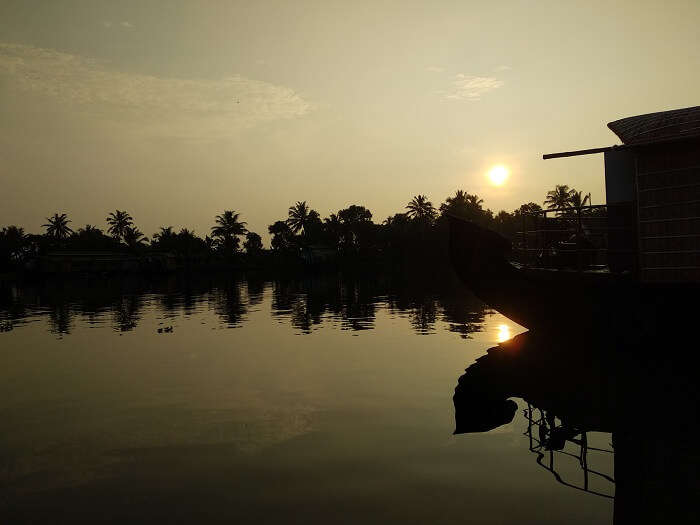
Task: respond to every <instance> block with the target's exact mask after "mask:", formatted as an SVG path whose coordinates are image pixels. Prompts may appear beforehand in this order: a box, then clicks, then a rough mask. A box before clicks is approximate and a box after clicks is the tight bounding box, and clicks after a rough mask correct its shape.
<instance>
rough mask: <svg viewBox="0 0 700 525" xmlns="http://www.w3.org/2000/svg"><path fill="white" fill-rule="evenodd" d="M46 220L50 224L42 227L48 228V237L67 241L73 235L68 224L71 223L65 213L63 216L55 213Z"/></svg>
mask: <svg viewBox="0 0 700 525" xmlns="http://www.w3.org/2000/svg"><path fill="white" fill-rule="evenodd" d="M46 220H47V221H48V222H47V223H46V224H43V225H42V226H43V227H44V228H46V235H47V237H50V238H53V239H56V240H59V241H60V240H65V239H67V238H68V236H69V235H70V234H71V233H73V230H71V229H70V228H69V227H68V223H69V222H71V221H70V219H68V215H66V214H65V213H62V214H61V215H59V214H58V213H54V214H53V216H52V217H47V218H46Z"/></svg>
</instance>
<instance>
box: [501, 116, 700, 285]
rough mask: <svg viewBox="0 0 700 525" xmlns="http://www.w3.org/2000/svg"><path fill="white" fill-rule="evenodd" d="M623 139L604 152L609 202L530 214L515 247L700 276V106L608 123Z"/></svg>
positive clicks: (588, 263)
mask: <svg viewBox="0 0 700 525" xmlns="http://www.w3.org/2000/svg"><path fill="white" fill-rule="evenodd" d="M608 127H609V128H610V129H611V130H613V131H614V132H615V133H616V134H617V135H618V136H619V137H620V139H621V140H622V142H623V144H622V145H618V146H610V147H606V148H595V149H588V150H580V151H569V152H563V153H555V154H549V155H545V156H544V158H545V159H551V158H561V157H571V156H576V155H587V154H592V153H603V154H604V156H605V189H606V201H607V202H606V204H605V205H599V206H583V207H578V208H575V207H572V208H563V209H550V210H542V211H541V212H536V213H533V214H529V215H527V216H523V219H522V221H523V223H522V228H521V231H520V232H519V234H518V236H517V239H516V243H515V246H514V252H515V257H516V260H518V261H520V262H521V263H522V264H524V265H526V266H529V267H539V268H551V269H561V270H564V269H568V270H576V271H605V272H611V273H631V274H633V275H635V276H636V277H637V278H638V279H639V280H640V281H643V282H675V283H683V282H700V106H698V107H693V108H685V109H682V110H674V111H666V112H661V113H651V114H648V115H640V116H636V117H629V118H626V119H621V120H618V121H615V122H611V123H610V124H608Z"/></svg>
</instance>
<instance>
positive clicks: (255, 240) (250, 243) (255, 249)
mask: <svg viewBox="0 0 700 525" xmlns="http://www.w3.org/2000/svg"><path fill="white" fill-rule="evenodd" d="M243 248H245V252H246V253H247V254H248V255H257V254H259V253H261V252H262V251H263V243H262V239H261V238H260V235H258V234H257V233H255V232H248V233H246V236H245V242H244V243H243Z"/></svg>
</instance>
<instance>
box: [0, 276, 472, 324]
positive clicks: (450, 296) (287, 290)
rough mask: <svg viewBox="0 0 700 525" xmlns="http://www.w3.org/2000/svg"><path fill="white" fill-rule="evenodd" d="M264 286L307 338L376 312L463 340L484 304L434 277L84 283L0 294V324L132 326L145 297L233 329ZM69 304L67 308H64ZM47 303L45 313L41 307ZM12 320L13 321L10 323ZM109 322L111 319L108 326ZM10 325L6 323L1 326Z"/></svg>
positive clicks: (280, 314)
mask: <svg viewBox="0 0 700 525" xmlns="http://www.w3.org/2000/svg"><path fill="white" fill-rule="evenodd" d="M268 286H270V287H271V291H272V294H271V301H272V304H271V313H272V316H273V317H275V318H277V319H279V320H280V321H282V322H285V323H286V322H288V323H290V324H291V326H292V327H293V328H294V329H295V330H298V331H299V332H300V333H304V334H308V333H310V332H312V331H313V330H314V329H315V328H316V327H318V326H320V325H321V324H322V323H324V322H329V321H330V322H332V323H337V324H338V325H339V328H340V329H342V330H351V331H358V330H368V329H372V328H374V326H375V322H376V315H377V310H378V309H381V308H383V307H387V308H388V310H389V311H390V313H392V314H394V315H398V316H400V317H405V318H407V319H408V321H409V323H410V326H411V327H412V328H413V329H414V330H415V331H416V332H417V333H420V334H428V333H431V332H434V331H435V330H436V325H437V322H438V321H445V322H446V323H448V327H449V330H452V331H454V332H457V333H460V334H461V335H462V336H464V337H467V336H468V334H470V333H473V332H476V331H479V330H480V328H481V324H482V323H483V320H484V308H483V305H482V304H481V303H480V302H479V301H477V300H476V299H474V298H473V297H472V296H471V295H470V294H469V293H468V292H466V291H464V290H463V289H462V288H461V287H455V286H454V284H452V283H445V282H443V281H441V280H438V279H432V280H427V279H425V277H422V278H420V279H413V280H410V279H408V280H406V279H397V278H396V277H395V276H393V277H387V276H382V275H381V274H380V275H367V273H363V274H360V275H359V276H358V275H353V276H348V275H340V274H322V275H316V276H314V277H307V278H303V279H286V280H285V279H278V280H275V281H273V282H272V283H270V281H266V280H264V279H262V278H259V277H256V276H247V277H246V279H245V280H244V281H241V282H236V281H234V280H232V279H231V277H230V276H216V275H213V276H187V277H185V278H183V277H182V276H169V277H167V278H162V279H160V278H158V279H156V278H149V279H143V278H129V277H124V278H122V277H120V278H110V279H85V280H75V281H70V282H65V283H48V284H47V285H46V286H44V285H40V286H38V287H31V286H30V287H22V288H21V289H19V288H18V289H17V290H15V291H14V292H12V293H11V292H10V291H7V289H4V290H3V291H2V294H1V295H0V320H2V319H3V318H6V319H22V318H24V317H27V316H28V315H30V313H31V312H32V311H37V310H39V311H41V312H46V313H49V312H50V315H49V317H50V323H51V331H52V332H55V333H59V334H62V333H69V332H70V330H71V327H72V326H73V319H72V317H71V316H72V315H75V314H82V315H83V316H85V318H86V319H85V320H84V321H83V322H85V321H87V323H89V324H100V323H102V322H105V321H107V319H109V317H107V318H105V317H106V315H105V314H106V313H107V312H109V313H110V315H111V324H112V326H113V327H114V329H115V330H118V331H128V330H132V329H133V328H135V327H136V325H137V323H138V321H139V319H140V316H141V310H142V308H143V307H144V305H145V301H146V299H147V298H151V297H152V300H151V299H149V304H150V302H151V301H152V302H153V303H154V305H155V306H156V308H157V309H158V310H159V311H160V312H161V313H163V314H165V316H166V317H173V316H176V315H179V314H182V313H184V314H185V315H187V314H188V313H192V312H196V310H197V307H198V305H200V304H202V302H205V303H208V304H209V306H210V307H211V309H212V310H213V311H214V312H215V313H216V314H217V315H219V316H221V318H222V321H223V322H225V323H226V324H228V325H229V326H239V325H240V324H241V323H243V322H244V321H245V320H246V318H247V313H248V311H249V307H250V306H255V305H258V304H261V303H262V301H263V300H264V298H265V297H264V296H265V290H266V288H267V287H268ZM67 305H70V308H69V307H68V306H67ZM47 306H48V308H47ZM12 322H14V321H12ZM107 322H110V321H107ZM8 326H9V325H8Z"/></svg>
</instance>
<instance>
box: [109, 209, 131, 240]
mask: <svg viewBox="0 0 700 525" xmlns="http://www.w3.org/2000/svg"><path fill="white" fill-rule="evenodd" d="M106 221H107V224H109V228H108V229H107V233H109V234H110V235H112V236H113V237H114V238H115V239H124V236H125V234H126V232H127V230H128V229H129V228H131V227H132V226H133V225H134V219H133V218H132V217H131V215H129V214H128V213H127V212H125V211H119V210H116V211H113V212H112V213H110V214H109V215H108V216H107V219H106ZM124 240H126V239H124Z"/></svg>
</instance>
